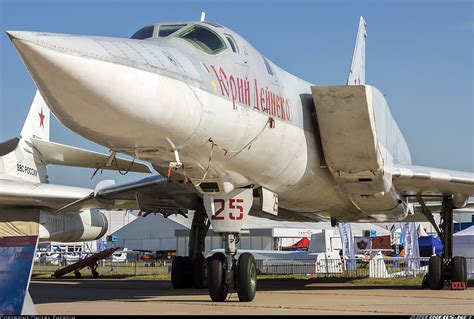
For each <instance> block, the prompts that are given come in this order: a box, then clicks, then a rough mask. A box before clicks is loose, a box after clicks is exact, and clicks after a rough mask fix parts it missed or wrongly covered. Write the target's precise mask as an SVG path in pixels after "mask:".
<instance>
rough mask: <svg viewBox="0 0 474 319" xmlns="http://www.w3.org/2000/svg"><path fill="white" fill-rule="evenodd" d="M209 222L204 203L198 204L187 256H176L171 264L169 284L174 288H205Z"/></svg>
mask: <svg viewBox="0 0 474 319" xmlns="http://www.w3.org/2000/svg"><path fill="white" fill-rule="evenodd" d="M209 226H210V222H209V220H208V218H207V214H206V210H205V209H204V205H203V204H202V202H201V203H199V204H198V207H197V209H196V211H195V213H194V216H193V221H192V224H191V232H190V235H189V246H188V256H186V257H184V256H177V257H175V258H174V260H173V263H172V265H171V284H172V285H173V288H175V289H184V288H196V289H203V288H207V266H208V265H207V261H206V258H204V255H203V252H204V248H205V247H204V243H205V238H206V234H207V231H208V229H209Z"/></svg>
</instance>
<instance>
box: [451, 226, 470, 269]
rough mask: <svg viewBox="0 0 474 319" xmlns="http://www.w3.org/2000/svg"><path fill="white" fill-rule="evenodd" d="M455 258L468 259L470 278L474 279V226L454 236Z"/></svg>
mask: <svg viewBox="0 0 474 319" xmlns="http://www.w3.org/2000/svg"><path fill="white" fill-rule="evenodd" d="M453 256H464V257H466V259H467V273H468V277H471V278H472V277H474V226H471V227H469V228H466V229H464V230H462V231H460V232H457V233H455V234H454V235H453Z"/></svg>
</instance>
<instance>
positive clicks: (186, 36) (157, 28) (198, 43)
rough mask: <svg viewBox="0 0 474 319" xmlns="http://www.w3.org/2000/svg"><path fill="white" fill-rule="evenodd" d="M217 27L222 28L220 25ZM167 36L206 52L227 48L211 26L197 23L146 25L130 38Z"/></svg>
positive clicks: (142, 38)
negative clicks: (181, 40)
mask: <svg viewBox="0 0 474 319" xmlns="http://www.w3.org/2000/svg"><path fill="white" fill-rule="evenodd" d="M218 27H220V28H222V27H221V26H218ZM178 31H179V32H178ZM169 36H173V37H176V38H179V39H183V40H185V41H187V42H189V43H190V44H192V45H193V46H194V47H195V48H197V49H199V50H201V51H203V52H205V53H207V54H217V53H219V52H222V51H224V50H225V49H226V48H227V46H226V44H225V42H224V41H223V40H222V38H221V36H220V35H219V34H217V33H216V32H215V31H213V30H212V29H211V28H209V27H206V26H203V25H199V24H160V25H152V26H146V27H144V28H141V29H140V30H138V31H137V32H135V33H134V34H133V35H132V37H131V38H132V39H137V40H145V39H149V38H164V37H169ZM234 52H235V50H234Z"/></svg>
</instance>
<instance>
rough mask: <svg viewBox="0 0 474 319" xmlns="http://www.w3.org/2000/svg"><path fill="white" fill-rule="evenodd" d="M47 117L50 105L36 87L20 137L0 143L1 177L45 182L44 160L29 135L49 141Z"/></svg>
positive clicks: (48, 118)
mask: <svg viewBox="0 0 474 319" xmlns="http://www.w3.org/2000/svg"><path fill="white" fill-rule="evenodd" d="M49 121H50V111H49V108H48V106H47V105H46V103H45V101H44V100H43V97H42V96H41V94H40V93H39V92H38V91H36V95H35V98H34V99H33V103H32V104H31V107H30V111H29V112H28V115H27V117H26V121H25V124H23V128H22V129H21V133H20V139H13V140H11V141H7V142H5V143H1V144H0V153H1V156H0V178H5V179H19V180H25V181H30V182H42V183H44V182H47V180H48V178H47V171H46V163H44V161H43V160H42V157H41V154H40V153H39V152H38V151H37V150H36V149H35V148H34V147H33V144H32V142H31V138H36V139H41V140H43V141H49ZM15 141H16V144H15V145H14V143H13V142H15ZM10 144H11V146H10ZM2 149H3V151H2Z"/></svg>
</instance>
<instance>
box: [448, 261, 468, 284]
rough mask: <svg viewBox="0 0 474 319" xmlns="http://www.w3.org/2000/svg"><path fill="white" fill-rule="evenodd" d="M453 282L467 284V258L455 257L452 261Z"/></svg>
mask: <svg viewBox="0 0 474 319" xmlns="http://www.w3.org/2000/svg"><path fill="white" fill-rule="evenodd" d="M451 266H452V267H451V281H452V282H464V283H466V282H467V272H466V268H467V265H466V258H464V257H461V256H454V257H453V259H452V260H451Z"/></svg>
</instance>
